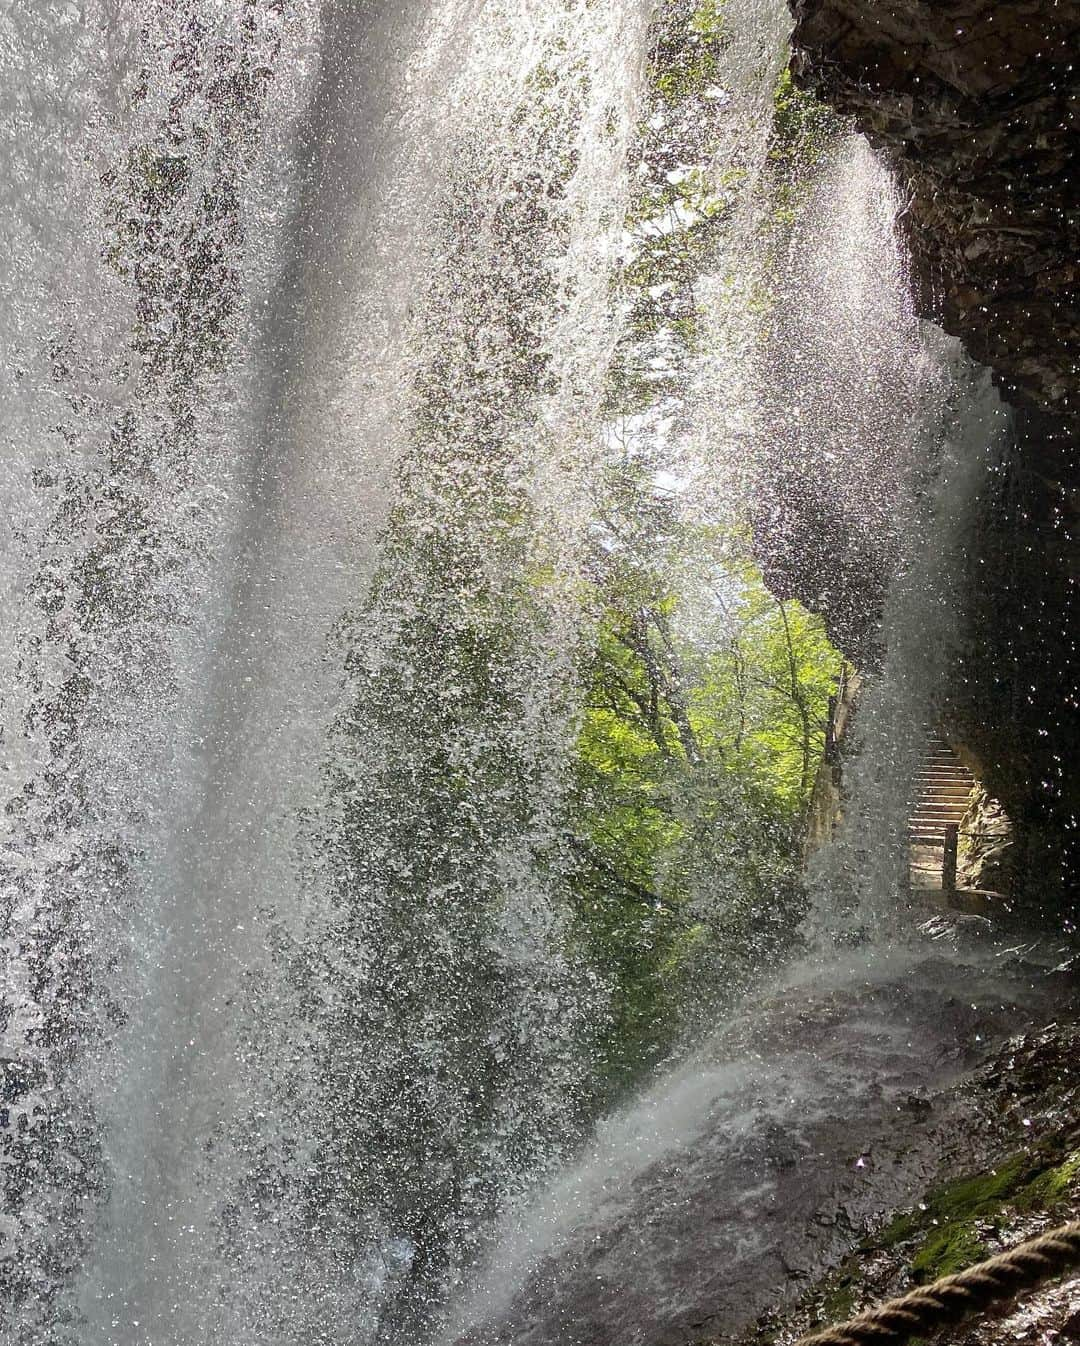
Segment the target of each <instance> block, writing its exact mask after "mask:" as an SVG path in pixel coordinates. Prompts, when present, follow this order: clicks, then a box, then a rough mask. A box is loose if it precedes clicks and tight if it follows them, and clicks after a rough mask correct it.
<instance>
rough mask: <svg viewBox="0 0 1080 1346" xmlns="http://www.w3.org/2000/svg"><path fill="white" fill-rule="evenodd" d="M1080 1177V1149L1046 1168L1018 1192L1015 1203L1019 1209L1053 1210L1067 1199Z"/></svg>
mask: <svg viewBox="0 0 1080 1346" xmlns="http://www.w3.org/2000/svg"><path fill="white" fill-rule="evenodd" d="M1078 1179H1080V1150H1074V1151H1073V1152H1072V1154H1070V1155H1069V1156H1068V1158H1067V1159H1065V1160H1064V1162H1063V1163H1060V1164H1056V1165H1055V1166H1054V1167H1053V1168H1048V1169H1045V1170H1044V1171H1043V1172H1042V1173H1040V1174H1039V1175H1038V1177H1037V1178H1033V1179H1032V1180H1031V1182H1029V1183H1028V1184H1027V1186H1026V1187H1024V1188H1023V1189H1022V1190H1021V1191H1020V1192H1018V1193H1017V1195H1016V1198H1015V1200H1014V1201H1013V1205H1014V1206H1015V1207H1016V1209H1017V1210H1019V1211H1037V1210H1053V1209H1054V1207H1055V1206H1058V1205H1060V1203H1061V1202H1063V1201H1065V1200H1066V1199H1067V1198H1068V1197H1069V1195H1070V1194H1071V1192H1072V1189H1073V1187H1074V1186H1075V1185H1076V1183H1077V1180H1078Z"/></svg>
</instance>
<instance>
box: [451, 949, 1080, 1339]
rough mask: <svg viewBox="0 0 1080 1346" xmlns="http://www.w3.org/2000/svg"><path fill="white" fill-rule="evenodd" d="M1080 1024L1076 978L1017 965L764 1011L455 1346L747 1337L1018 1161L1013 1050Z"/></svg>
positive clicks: (660, 1095) (630, 1138) (559, 1201)
mask: <svg viewBox="0 0 1080 1346" xmlns="http://www.w3.org/2000/svg"><path fill="white" fill-rule="evenodd" d="M939 933H940V932H939ZM958 937H959V938H966V936H964V935H960V936H958ZM1077 1008H1080V997H1078V983H1077V981H1076V979H1075V978H1074V977H1073V976H1072V975H1071V974H1066V973H1058V974H1053V973H1052V972H1051V971H1050V970H1049V967H1048V965H1047V963H1046V962H1045V961H1040V962H1031V961H1028V959H1027V958H1026V957H1025V956H1024V953H1023V951H1022V950H1019V949H1015V950H1013V951H1011V952H1006V951H1002V950H997V951H995V952H994V953H993V954H992V955H990V954H988V952H987V950H985V949H983V950H981V952H980V954H979V956H978V957H977V958H973V959H971V961H967V960H964V959H962V960H961V961H959V962H953V961H952V960H951V958H949V957H941V958H938V957H934V956H931V955H929V954H927V955H926V956H923V957H921V958H918V959H916V960H914V961H912V962H911V963H910V964H909V965H908V966H907V967H906V968H904V969H903V970H902V971H898V973H897V975H895V976H891V977H890V976H884V977H882V976H881V975H880V973H868V974H867V976H866V977H865V978H863V979H858V978H856V980H855V981H854V983H853V984H849V985H847V986H844V987H836V986H832V987H830V986H829V985H828V983H827V981H826V982H825V983H822V982H820V981H819V982H818V983H817V984H814V983H813V982H811V983H810V984H802V985H799V986H793V987H790V988H788V989H787V990H781V991H779V992H778V993H777V994H775V995H774V996H772V997H771V998H770V999H769V1000H768V1001H767V1003H764V1004H759V1005H757V1006H754V1007H753V1009H752V1011H751V1010H750V1008H749V1007H748V1010H747V1015H746V1018H745V1019H744V1020H743V1021H738V1022H734V1023H732V1024H731V1025H730V1026H729V1027H728V1028H727V1029H726V1030H725V1031H723V1032H722V1033H720V1034H718V1035H717V1037H716V1038H715V1039H714V1040H713V1041H712V1042H711V1043H710V1044H709V1046H708V1048H707V1050H706V1051H705V1052H704V1053H703V1054H702V1055H701V1056H700V1057H698V1058H697V1059H695V1061H694V1062H693V1063H691V1064H690V1065H689V1066H688V1068H687V1070H686V1071H684V1072H683V1073H681V1074H676V1075H675V1076H674V1077H672V1078H670V1079H669V1080H667V1081H665V1082H664V1083H663V1084H661V1085H660V1086H659V1087H658V1088H657V1090H655V1091H654V1093H653V1094H652V1095H651V1096H650V1097H649V1098H647V1099H645V1100H642V1102H640V1103H639V1104H638V1105H637V1109H636V1113H637V1115H636V1118H634V1117H631V1118H630V1119H629V1120H628V1119H626V1118H624V1119H623V1120H622V1121H621V1122H620V1123H619V1124H618V1126H616V1127H613V1128H612V1131H611V1133H610V1134H609V1135H608V1136H607V1137H601V1140H600V1142H599V1143H598V1145H597V1147H596V1150H595V1151H594V1152H593V1153H592V1154H590V1155H588V1156H586V1157H585V1158H584V1159H583V1160H582V1163H581V1166H580V1168H579V1170H578V1172H577V1174H576V1175H571V1176H570V1177H569V1178H568V1179H567V1180H566V1182H565V1184H564V1187H563V1190H562V1191H561V1192H559V1193H555V1194H549V1196H548V1198H547V1199H546V1201H545V1202H541V1203H540V1206H539V1207H538V1208H537V1209H536V1210H534V1211H533V1212H531V1213H530V1215H529V1216H527V1217H526V1219H525V1220H524V1222H523V1223H522V1225H521V1226H520V1227H519V1228H518V1229H517V1230H514V1231H509V1230H508V1231H507V1236H506V1238H505V1239H504V1240H502V1242H501V1246H500V1254H499V1257H498V1258H496V1261H495V1264H494V1265H493V1266H492V1267H491V1268H490V1269H489V1270H488V1272H487V1274H486V1276H485V1277H484V1278H483V1280H482V1282H481V1285H480V1288H479V1290H478V1292H477V1293H476V1294H475V1296H474V1297H473V1300H472V1302H471V1304H469V1305H468V1308H467V1312H466V1314H465V1315H463V1319H462V1321H461V1322H459V1323H458V1324H457V1331H456V1332H455V1333H454V1334H452V1335H453V1336H454V1337H455V1338H456V1339H458V1340H461V1341H468V1342H470V1343H502V1342H510V1341H513V1342H515V1343H547V1342H554V1341H559V1342H560V1343H564V1344H565V1346H593V1344H594V1343H595V1344H596V1346H600V1344H606V1343H615V1342H619V1343H637V1342H641V1343H645V1342H649V1343H672V1344H674V1343H679V1342H684V1341H690V1340H698V1339H713V1338H717V1337H724V1336H727V1335H730V1334H732V1333H735V1332H738V1331H743V1330H746V1329H747V1328H748V1326H749V1325H751V1324H753V1323H754V1322H755V1320H757V1319H758V1318H759V1316H760V1315H763V1314H765V1313H767V1312H769V1311H775V1309H776V1307H777V1306H778V1305H782V1304H784V1303H788V1302H791V1301H793V1300H797V1299H798V1298H799V1296H800V1294H801V1293H802V1292H803V1291H805V1290H806V1288H807V1287H808V1286H811V1285H813V1284H814V1283H815V1282H817V1281H818V1280H819V1279H820V1278H821V1277H822V1276H823V1275H824V1274H825V1273H826V1272H827V1270H828V1269H829V1268H831V1267H833V1266H834V1265H835V1264H836V1263H837V1262H839V1261H840V1259H842V1258H843V1256H844V1255H845V1254H846V1253H847V1252H848V1251H849V1250H850V1249H851V1248H852V1246H853V1245H854V1244H856V1243H857V1242H858V1241H859V1239H860V1238H861V1237H863V1234H864V1232H865V1230H866V1229H867V1228H868V1227H870V1226H872V1225H873V1223H874V1222H875V1221H881V1220H882V1219H884V1218H885V1216H886V1214H887V1213H889V1212H891V1211H893V1210H895V1209H896V1208H898V1207H901V1206H903V1205H905V1204H906V1203H911V1202H913V1201H914V1200H916V1198H917V1196H918V1195H919V1194H920V1193H922V1192H923V1191H924V1190H925V1189H926V1188H927V1187H928V1185H930V1184H931V1183H932V1182H933V1181H935V1180H939V1179H940V1177H941V1175H943V1174H954V1173H957V1172H960V1171H963V1170H964V1169H966V1168H967V1167H968V1166H969V1165H970V1164H971V1162H972V1156H973V1155H977V1154H982V1155H986V1154H988V1153H990V1152H992V1151H993V1150H994V1148H995V1146H1000V1144H1001V1143H1003V1142H1001V1140H1000V1137H999V1132H1000V1131H1001V1129H1002V1127H1003V1126H1004V1122H1002V1121H1001V1118H1003V1117H1006V1116H1007V1115H1008V1109H1009V1107H1010V1106H1012V1104H1011V1103H1010V1102H1009V1095H1008V1088H1009V1087H1010V1086H1009V1084H1008V1081H1009V1079H1010V1078H1016V1079H1019V1078H1020V1075H1018V1074H1017V1073H1016V1072H1013V1075H1012V1076H1010V1075H1008V1074H1007V1073H1005V1072H1003V1070H1002V1067H1001V1060H1002V1056H1001V1049H1002V1044H1003V1043H1004V1042H1005V1041H1007V1040H1008V1039H1009V1038H1010V1035H1014V1034H1017V1033H1020V1032H1022V1031H1024V1030H1027V1031H1035V1032H1041V1031H1043V1030H1044V1029H1045V1026H1046V1025H1047V1024H1049V1023H1050V1022H1051V1020H1053V1019H1055V1018H1056V1017H1060V1016H1061V1015H1062V1014H1063V1012H1064V1013H1068V1014H1073V1013H1074V1012H1075V1011H1076V1010H1077ZM987 1081H991V1082H993V1081H997V1083H989V1084H988V1083H987ZM1003 1100H1004V1101H1003ZM1040 1125H1041V1123H1040ZM635 1126H636V1128H637V1130H636V1132H635Z"/></svg>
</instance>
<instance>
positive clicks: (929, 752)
mask: <svg viewBox="0 0 1080 1346" xmlns="http://www.w3.org/2000/svg"><path fill="white" fill-rule="evenodd" d="M974 783H975V778H974V777H973V776H972V774H971V772H970V771H969V770H968V769H967V767H966V766H964V764H963V763H962V762H961V761H960V759H959V758H958V757H957V756H956V754H955V753H954V752H953V750H952V749H951V748H950V747H949V745H948V744H947V743H946V742H945V740H944V739H943V738H942V737H941V736H940V735H939V734H936V733H931V734H930V735H929V737H928V739H927V744H926V752H925V753H924V755H923V759H922V762H921V763H920V764H919V769H918V771H917V772H916V773H915V802H914V804H913V805H912V811H911V818H910V820H909V823H908V840H909V842H910V844H911V845H912V846H935V847H939V848H941V849H944V846H945V828H946V826H947V824H949V823H955V824H957V825H959V824H960V822H961V820H962V819H963V816H964V813H965V811H966V809H967V803H968V796H969V795H970V794H971V787H972V786H973V785H974Z"/></svg>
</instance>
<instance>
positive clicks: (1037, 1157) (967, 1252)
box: [874, 1151, 1080, 1281]
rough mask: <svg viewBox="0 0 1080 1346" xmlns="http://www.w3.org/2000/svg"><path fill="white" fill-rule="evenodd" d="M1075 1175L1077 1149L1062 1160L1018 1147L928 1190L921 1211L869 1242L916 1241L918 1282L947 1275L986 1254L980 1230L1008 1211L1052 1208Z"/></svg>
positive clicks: (1079, 1166)
mask: <svg viewBox="0 0 1080 1346" xmlns="http://www.w3.org/2000/svg"><path fill="white" fill-rule="evenodd" d="M1051 1160H1056V1161H1057V1162H1050V1161H1051ZM1078 1178H1080V1151H1075V1152H1073V1153H1071V1154H1069V1155H1068V1156H1067V1157H1066V1158H1065V1159H1064V1160H1062V1159H1061V1157H1060V1152H1059V1153H1058V1154H1057V1155H1052V1154H1050V1153H1048V1152H1046V1151H1043V1152H1042V1153H1041V1154H1039V1153H1030V1152H1028V1151H1022V1152H1020V1153H1018V1154H1015V1155H1012V1156H1011V1157H1010V1158H1009V1159H1007V1160H1006V1161H1005V1162H1003V1163H1001V1164H999V1165H997V1167H996V1168H993V1169H990V1170H989V1171H987V1172H985V1173H978V1174H974V1175H970V1176H967V1177H964V1178H960V1179H959V1180H957V1181H956V1182H952V1183H948V1184H946V1185H945V1186H943V1187H939V1188H937V1189H936V1190H934V1191H932V1192H931V1193H930V1194H929V1195H928V1197H927V1199H926V1202H925V1203H924V1206H923V1208H922V1209H920V1210H918V1211H914V1212H910V1213H908V1214H905V1215H901V1216H899V1217H897V1219H895V1220H893V1221H892V1222H891V1223H890V1224H889V1225H888V1226H886V1228H885V1229H884V1230H882V1232H881V1233H880V1234H879V1235H878V1237H877V1238H876V1239H875V1240H874V1246H876V1247H879V1248H895V1247H897V1246H899V1245H901V1244H904V1243H911V1242H916V1241H917V1246H916V1248H915V1250H914V1252H913V1254H912V1258H911V1271H912V1274H913V1276H914V1277H915V1278H916V1279H917V1280H919V1281H930V1280H935V1279H936V1278H937V1277H938V1276H948V1275H951V1274H953V1273H954V1272H957V1271H962V1270H963V1269H964V1268H965V1267H969V1266H971V1265H972V1264H973V1263H974V1262H978V1261H979V1260H980V1259H981V1258H983V1257H985V1256H987V1255H988V1254H989V1251H990V1249H989V1247H988V1245H987V1243H986V1234H987V1233H988V1232H990V1231H991V1230H993V1229H994V1228H996V1227H997V1226H998V1225H1000V1224H1001V1223H1002V1222H1003V1220H1005V1219H1006V1218H1007V1217H1008V1215H1009V1214H1011V1213H1017V1214H1019V1213H1032V1212H1036V1211H1044V1210H1052V1209H1053V1208H1054V1207H1055V1206H1056V1205H1058V1204H1059V1203H1060V1202H1062V1201H1063V1200H1064V1199H1065V1198H1066V1197H1067V1196H1068V1194H1069V1192H1070V1191H1071V1190H1072V1188H1073V1186H1074V1185H1075V1184H1076V1182H1077V1180H1078Z"/></svg>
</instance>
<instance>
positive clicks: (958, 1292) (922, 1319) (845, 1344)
mask: <svg viewBox="0 0 1080 1346" xmlns="http://www.w3.org/2000/svg"><path fill="white" fill-rule="evenodd" d="M1077 1265H1080V1220H1075V1221H1073V1222H1072V1223H1071V1224H1065V1225H1062V1226H1061V1228H1060V1229H1051V1230H1050V1232H1049V1233H1047V1234H1040V1235H1039V1237H1038V1238H1033V1239H1028V1240H1027V1242H1026V1243H1020V1244H1018V1245H1017V1246H1016V1247H1015V1248H1013V1249H1012V1250H1011V1251H1010V1252H1007V1253H1001V1254H1000V1255H999V1256H997V1257H991V1258H990V1259H989V1261H986V1262H979V1263H978V1264H977V1265H976V1266H973V1267H969V1268H968V1270H967V1271H961V1272H960V1273H959V1274H958V1275H956V1276H943V1277H942V1278H941V1280H939V1281H934V1283H933V1284H932V1285H925V1286H922V1287H920V1288H919V1289H918V1290H912V1291H911V1292H910V1294H906V1295H901V1296H900V1298H899V1299H890V1300H889V1301H888V1302H887V1303H885V1304H882V1305H880V1306H879V1307H878V1308H876V1309H868V1310H867V1311H866V1313H860V1314H859V1316H858V1317H857V1318H852V1320H851V1321H850V1322H849V1323H844V1324H842V1326H840V1327H830V1328H829V1329H828V1330H827V1331H825V1332H817V1333H815V1334H814V1335H813V1336H809V1337H803V1338H801V1340H799V1341H798V1342H797V1343H796V1346H897V1343H899V1342H905V1341H908V1340H909V1339H910V1338H911V1337H916V1336H924V1335H925V1334H927V1333H929V1332H934V1331H936V1330H937V1329H938V1328H940V1327H945V1326H947V1325H948V1324H950V1323H956V1322H959V1321H960V1319H961V1318H966V1317H968V1316H969V1314H973V1313H982V1312H984V1311H985V1310H986V1309H988V1308H990V1307H991V1305H993V1304H998V1303H1001V1302H1003V1301H1005V1300H1009V1299H1012V1297H1013V1296H1014V1295H1016V1294H1018V1293H1019V1292H1020V1291H1021V1290H1032V1289H1034V1288H1035V1286H1037V1285H1039V1284H1040V1283H1041V1282H1042V1281H1046V1280H1050V1279H1051V1277H1053V1276H1059V1275H1060V1274H1061V1273H1062V1272H1063V1271H1068V1270H1069V1268H1070V1267H1074V1266H1077Z"/></svg>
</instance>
